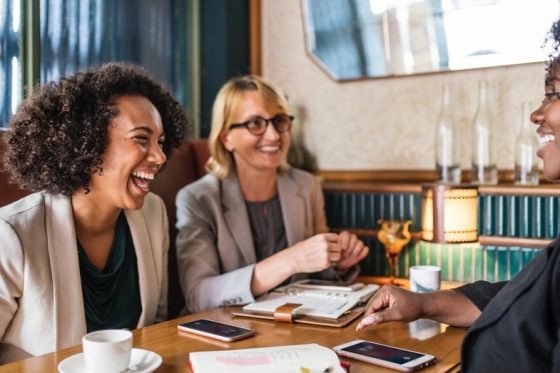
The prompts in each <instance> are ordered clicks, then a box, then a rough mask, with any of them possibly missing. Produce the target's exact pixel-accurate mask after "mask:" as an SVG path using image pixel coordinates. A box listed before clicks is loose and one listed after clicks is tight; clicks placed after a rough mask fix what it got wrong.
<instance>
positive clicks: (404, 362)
mask: <svg viewBox="0 0 560 373" xmlns="http://www.w3.org/2000/svg"><path fill="white" fill-rule="evenodd" d="M333 350H334V351H335V352H336V353H337V354H338V355H340V356H344V357H349V358H352V359H356V360H361V361H365V362H367V363H371V364H376V365H380V366H383V367H386V368H392V369H396V370H400V371H402V372H414V371H416V370H418V369H422V368H424V367H427V366H428V365H431V364H435V362H436V358H435V357H433V356H432V355H428V354H423V353H421V352H415V351H410V350H405V349H402V348H397V347H392V346H387V345H383V344H380V343H374V342H369V341H363V340H356V341H352V342H348V343H345V344H342V345H340V346H336V347H333Z"/></svg>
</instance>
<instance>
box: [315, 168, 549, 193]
mask: <svg viewBox="0 0 560 373" xmlns="http://www.w3.org/2000/svg"><path fill="white" fill-rule="evenodd" d="M315 174H316V175H317V176H319V177H320V178H321V179H323V180H324V181H329V182H370V183H387V182H389V183H390V182H399V183H433V182H436V180H437V173H436V171H435V170H355V171H352V170H317V171H315ZM461 180H462V182H463V183H469V182H470V180H471V175H470V170H463V171H462V173H461ZM539 180H540V183H541V184H547V185H554V184H555V183H556V184H558V182H554V181H550V180H548V179H547V178H545V177H544V175H543V173H542V171H540V172H539ZM498 181H499V183H500V184H504V185H510V186H513V170H499V171H498ZM526 188H529V189H531V188H532V187H526Z"/></svg>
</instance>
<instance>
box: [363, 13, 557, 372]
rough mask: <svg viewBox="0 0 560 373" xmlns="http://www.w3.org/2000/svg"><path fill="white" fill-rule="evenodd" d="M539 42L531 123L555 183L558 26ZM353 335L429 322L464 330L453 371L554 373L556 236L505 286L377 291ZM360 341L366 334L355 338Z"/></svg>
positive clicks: (539, 153) (482, 284) (547, 171)
mask: <svg viewBox="0 0 560 373" xmlns="http://www.w3.org/2000/svg"><path fill="white" fill-rule="evenodd" d="M547 41H548V42H551V44H552V47H553V50H554V51H553V52H552V54H551V56H550V61H549V62H548V64H547V68H546V75H545V84H544V88H545V94H544V100H543V101H542V104H541V105H540V107H539V108H537V110H535V111H534V112H533V113H532V114H531V121H532V122H533V123H534V124H536V125H537V126H538V128H537V134H538V135H539V137H540V142H541V147H540V148H539V150H538V151H537V156H539V157H540V158H542V160H543V162H544V163H543V165H544V166H543V171H544V174H545V176H546V177H547V178H549V179H551V180H560V48H559V46H560V21H557V22H555V23H554V25H553V26H552V28H551V30H550V33H549V34H548V37H547ZM365 315H366V317H365V318H364V319H363V320H362V321H361V322H360V324H358V330H360V329H362V328H364V327H365V326H367V325H372V324H380V323H384V322H387V321H413V320H416V319H419V318H429V319H434V320H437V321H439V322H443V323H446V324H450V325H455V326H461V327H468V328H469V331H468V333H467V335H466V336H465V339H464V341H463V345H462V348H461V372H465V373H470V372H560V239H558V238H557V239H556V240H554V241H553V242H552V243H551V244H550V245H549V246H548V247H546V248H545V249H544V250H543V251H542V253H541V254H540V255H539V256H538V257H536V258H535V259H533V261H532V262H531V263H530V264H529V265H528V266H527V267H525V268H523V270H522V271H521V272H519V273H518V274H517V275H516V276H515V277H514V278H513V279H512V280H511V281H506V282H497V283H489V282H486V281H477V282H475V283H473V284H468V285H464V286H462V287H459V288H457V289H454V290H442V291H435V292H432V293H426V294H417V293H411V292H409V291H406V290H403V289H400V288H397V287H394V286H384V287H382V288H381V289H380V290H379V291H378V292H377V293H376V294H375V295H374V296H373V298H372V299H371V300H370V302H369V304H368V306H367V309H366V312H365ZM362 337H363V338H364V339H367V335H362Z"/></svg>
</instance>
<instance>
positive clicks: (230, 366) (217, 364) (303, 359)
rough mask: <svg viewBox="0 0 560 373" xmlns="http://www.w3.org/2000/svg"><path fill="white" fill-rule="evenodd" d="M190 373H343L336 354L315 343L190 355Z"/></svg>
mask: <svg viewBox="0 0 560 373" xmlns="http://www.w3.org/2000/svg"><path fill="white" fill-rule="evenodd" d="M189 365H190V367H191V371H192V372H193V373H215V372H236V373H262V372H267V373H292V372H309V373H323V372H331V373H345V372H346V370H344V368H342V367H341V365H340V360H339V358H338V356H337V355H336V353H335V352H334V351H333V350H331V349H330V348H327V347H324V346H321V345H318V344H316V343H310V344H303V345H290V346H277V347H262V348H247V349H239V350H225V351H200V352H191V353H190V354H189Z"/></svg>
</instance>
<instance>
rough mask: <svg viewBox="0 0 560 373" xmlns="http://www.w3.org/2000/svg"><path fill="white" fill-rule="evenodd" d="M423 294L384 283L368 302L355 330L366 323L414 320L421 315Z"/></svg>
mask: <svg viewBox="0 0 560 373" xmlns="http://www.w3.org/2000/svg"><path fill="white" fill-rule="evenodd" d="M423 295H424V294H419V293H413V292H411V291H408V290H404V289H401V288H399V287H398V286H393V285H385V286H383V287H382V288H381V289H379V290H378V291H377V292H376V293H375V294H374V295H373V297H372V298H371V299H370V301H369V302H368V305H367V306H366V311H365V317H364V318H363V319H362V321H360V323H359V324H358V327H357V328H356V330H360V329H362V328H364V327H365V326H366V325H375V324H381V323H384V322H387V321H406V322H408V321H414V320H416V319H419V318H421V317H422V313H423V301H424V299H423Z"/></svg>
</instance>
